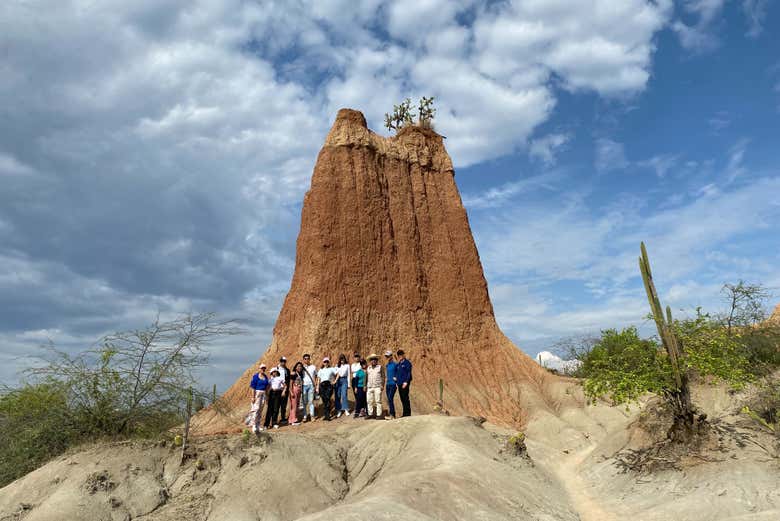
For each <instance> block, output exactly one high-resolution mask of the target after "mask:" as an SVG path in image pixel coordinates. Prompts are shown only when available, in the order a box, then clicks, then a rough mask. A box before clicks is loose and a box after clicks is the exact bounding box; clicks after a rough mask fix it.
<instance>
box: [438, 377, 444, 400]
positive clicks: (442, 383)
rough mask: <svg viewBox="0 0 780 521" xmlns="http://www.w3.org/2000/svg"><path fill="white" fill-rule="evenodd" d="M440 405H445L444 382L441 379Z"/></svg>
mask: <svg viewBox="0 0 780 521" xmlns="http://www.w3.org/2000/svg"><path fill="white" fill-rule="evenodd" d="M439 403H440V404H442V406H443V405H444V380H443V379H442V378H439Z"/></svg>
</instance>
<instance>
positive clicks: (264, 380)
mask: <svg viewBox="0 0 780 521" xmlns="http://www.w3.org/2000/svg"><path fill="white" fill-rule="evenodd" d="M265 367H266V366H265V364H260V370H259V371H258V372H257V373H255V374H254V376H252V381H251V382H250V383H249V387H250V388H251V389H252V407H251V409H250V411H249V416H247V419H246V423H247V425H248V426H250V427H251V428H252V432H253V433H257V431H258V430H263V427H261V426H260V421H261V419H262V418H263V406H264V405H265V392H266V389H267V388H268V376H266V374H265Z"/></svg>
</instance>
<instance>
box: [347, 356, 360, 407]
mask: <svg viewBox="0 0 780 521" xmlns="http://www.w3.org/2000/svg"><path fill="white" fill-rule="evenodd" d="M352 360H353V361H352V365H350V366H349V372H350V384H351V385H352V396H354V397H355V403H357V396H358V391H357V379H356V378H355V375H356V374H357V372H358V371H360V368H361V366H360V353H355V354H354V355H353V359H352ZM355 412H357V410H355Z"/></svg>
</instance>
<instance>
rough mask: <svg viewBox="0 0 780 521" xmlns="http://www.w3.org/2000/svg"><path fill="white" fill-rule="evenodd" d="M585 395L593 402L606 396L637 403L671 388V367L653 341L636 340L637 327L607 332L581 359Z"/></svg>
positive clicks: (605, 331)
mask: <svg viewBox="0 0 780 521" xmlns="http://www.w3.org/2000/svg"><path fill="white" fill-rule="evenodd" d="M582 362H583V363H582V370H581V372H582V374H583V375H584V377H585V393H586V394H587V395H588V396H589V397H590V398H591V399H593V400H595V399H596V398H598V397H601V396H609V397H610V398H611V399H612V401H613V402H614V403H616V404H620V403H625V402H630V401H636V400H638V399H639V397H640V396H641V395H643V394H644V393H646V392H652V393H656V394H661V393H663V391H664V389H667V388H669V387H671V385H672V379H671V368H670V367H669V362H668V359H667V357H666V356H665V354H664V353H663V352H662V350H661V349H660V346H659V345H658V343H657V342H656V341H655V340H652V339H643V338H640V337H639V333H638V332H637V329H636V327H634V326H631V327H627V328H625V329H623V330H621V331H618V330H616V329H606V330H604V331H602V333H601V338H600V339H599V340H598V342H596V344H595V345H594V346H593V348H592V349H591V350H590V351H589V352H588V353H587V354H586V355H585V356H583V360H582Z"/></svg>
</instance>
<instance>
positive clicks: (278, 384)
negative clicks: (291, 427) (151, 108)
mask: <svg viewBox="0 0 780 521" xmlns="http://www.w3.org/2000/svg"><path fill="white" fill-rule="evenodd" d="M268 386H269V389H270V390H269V391H268V412H266V413H265V428H266V429H269V428H270V427H271V425H273V427H274V429H278V428H279V423H278V419H277V417H278V415H279V405H281V401H282V391H284V390H285V387H284V377H283V376H281V375H280V374H279V369H278V368H276V367H274V368H273V369H271V382H270V383H269V384H268Z"/></svg>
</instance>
